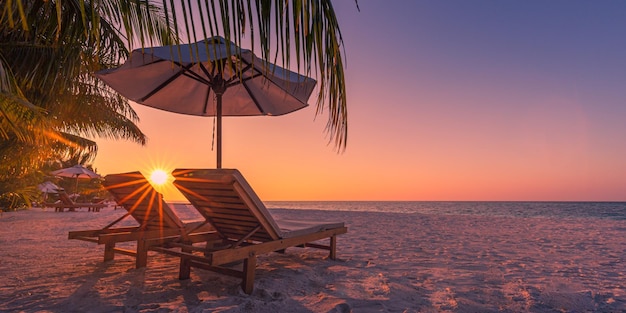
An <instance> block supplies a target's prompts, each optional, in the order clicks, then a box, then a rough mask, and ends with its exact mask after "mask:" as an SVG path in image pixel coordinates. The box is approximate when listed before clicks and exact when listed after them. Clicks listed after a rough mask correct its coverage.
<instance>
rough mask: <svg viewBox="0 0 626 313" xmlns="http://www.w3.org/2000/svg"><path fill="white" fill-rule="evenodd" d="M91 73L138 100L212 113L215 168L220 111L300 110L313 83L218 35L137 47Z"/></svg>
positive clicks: (176, 109)
mask: <svg viewBox="0 0 626 313" xmlns="http://www.w3.org/2000/svg"><path fill="white" fill-rule="evenodd" d="M228 51H230V55H231V57H230V58H227V55H228V53H227V52H228ZM95 75H96V77H98V78H100V79H101V80H103V81H104V82H105V83H106V84H107V85H109V86H110V87H111V88H113V89H114V90H116V91H117V92H119V93H120V94H121V95H123V96H124V97H126V98H128V99H130V100H132V101H135V102H137V103H140V104H143V105H147V106H150V107H153V108H157V109H161V110H165V111H169V112H174V113H180V114H188V115H197V116H216V117H217V134H216V138H217V167H218V168H220V167H221V140H222V138H221V137H222V136H221V131H222V127H221V123H222V122H221V117H222V116H223V115H224V116H253V115H283V114H287V113H290V112H293V111H296V110H299V109H301V108H304V107H306V106H307V101H308V99H309V96H310V95H311V93H312V92H313V89H314V88H315V83H316V82H315V80H314V79H312V78H309V77H306V76H303V75H300V74H298V73H295V72H291V71H289V70H286V69H284V68H281V67H279V66H276V65H273V64H270V63H268V62H266V61H264V60H262V59H259V58H257V57H256V56H255V55H254V54H253V53H252V52H251V51H250V50H247V49H242V48H240V47H237V46H236V45H235V44H234V43H232V42H230V41H227V40H226V39H224V38H221V37H211V38H207V39H205V40H202V41H199V42H196V43H192V44H185V45H174V46H162V47H151V48H144V49H137V50H134V51H133V52H132V53H131V56H130V58H129V59H128V61H126V63H124V65H122V66H121V67H118V68H116V69H108V70H103V71H99V72H97V73H96V74H95ZM213 96H214V97H213ZM214 98H215V99H214ZM222 101H224V105H222Z"/></svg>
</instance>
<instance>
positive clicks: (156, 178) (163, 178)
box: [150, 169, 168, 185]
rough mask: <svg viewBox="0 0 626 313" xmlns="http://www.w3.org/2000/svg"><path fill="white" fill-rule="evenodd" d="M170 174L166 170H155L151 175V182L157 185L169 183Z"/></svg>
mask: <svg viewBox="0 0 626 313" xmlns="http://www.w3.org/2000/svg"><path fill="white" fill-rule="evenodd" d="M167 178H168V174H167V173H166V172H165V171H164V170H160V169H158V170H154V171H152V174H150V180H151V181H152V182H153V183H154V184H155V185H163V184H165V183H166V182H167Z"/></svg>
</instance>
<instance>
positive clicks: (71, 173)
mask: <svg viewBox="0 0 626 313" xmlns="http://www.w3.org/2000/svg"><path fill="white" fill-rule="evenodd" d="M50 174H52V175H54V176H58V177H69V178H74V179H76V190H74V191H75V192H77V193H78V179H79V178H86V179H92V178H100V175H98V174H97V173H95V172H94V171H92V170H90V169H88V168H86V167H84V166H82V165H80V164H77V165H74V166H72V167H67V168H62V169H60V170H56V171H52V172H51V173H50Z"/></svg>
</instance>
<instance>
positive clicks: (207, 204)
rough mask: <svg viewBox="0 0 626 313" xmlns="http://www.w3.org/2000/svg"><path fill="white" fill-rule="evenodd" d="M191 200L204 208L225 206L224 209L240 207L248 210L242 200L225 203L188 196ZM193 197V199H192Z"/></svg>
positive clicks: (196, 205)
mask: <svg viewBox="0 0 626 313" xmlns="http://www.w3.org/2000/svg"><path fill="white" fill-rule="evenodd" d="M188 199H189V200H190V202H191V203H192V204H193V206H195V207H204V208H224V209H240V210H247V209H248V207H247V206H245V204H243V203H242V202H236V203H224V202H215V201H206V200H202V199H199V198H192V197H188ZM192 199H193V200H192Z"/></svg>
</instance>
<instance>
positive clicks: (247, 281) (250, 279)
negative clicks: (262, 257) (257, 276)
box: [241, 255, 256, 294]
mask: <svg viewBox="0 0 626 313" xmlns="http://www.w3.org/2000/svg"><path fill="white" fill-rule="evenodd" d="M255 269H256V255H251V256H250V257H248V258H247V259H244V260H243V281H242V282H241V288H242V289H243V292H245V293H246V294H251V293H252V290H253V289H254V271H255Z"/></svg>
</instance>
